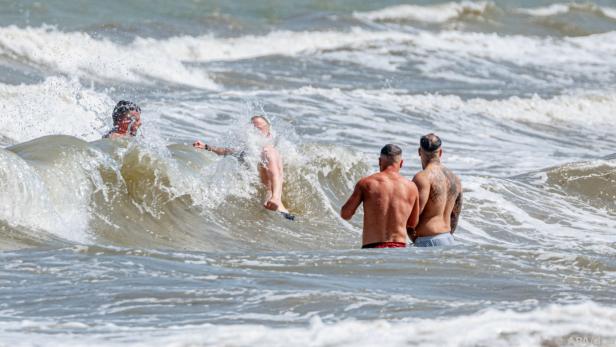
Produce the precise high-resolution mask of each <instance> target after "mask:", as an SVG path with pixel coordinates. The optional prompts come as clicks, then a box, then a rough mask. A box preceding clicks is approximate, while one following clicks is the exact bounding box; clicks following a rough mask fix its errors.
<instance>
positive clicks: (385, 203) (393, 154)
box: [340, 144, 419, 248]
mask: <svg viewBox="0 0 616 347" xmlns="http://www.w3.org/2000/svg"><path fill="white" fill-rule="evenodd" d="M402 163H403V160H402V150H401V149H400V147H398V146H396V145H392V144H389V145H386V146H385V147H383V148H382V149H381V156H380V157H379V168H380V172H378V173H376V174H374V175H371V176H368V177H364V178H362V179H361V180H359V182H357V185H355V190H354V191H353V194H352V195H351V197H350V198H349V200H348V201H347V202H346V203H345V204H344V206H342V210H341V211H340V216H341V217H342V218H343V219H345V220H349V219H351V217H353V215H354V214H355V211H356V210H357V208H358V207H359V205H360V204H361V203H363V204H364V232H363V236H362V245H363V246H362V248H402V247H406V240H407V239H406V237H407V234H408V232H412V230H413V228H415V226H417V222H418V220H419V198H418V196H419V193H418V192H417V186H415V183H413V181H411V180H409V179H406V178H405V177H402V176H401V175H400V168H401V167H402Z"/></svg>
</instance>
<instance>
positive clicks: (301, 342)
mask: <svg viewBox="0 0 616 347" xmlns="http://www.w3.org/2000/svg"><path fill="white" fill-rule="evenodd" d="M246 318H247V319H248V318H252V319H265V318H269V319H274V318H278V319H281V320H286V319H289V318H290V317H285V316H273V315H252V316H250V317H249V316H248V315H247V317H246ZM615 319H616V309H615V308H613V307H610V306H604V305H600V304H597V303H594V302H585V303H580V304H573V305H557V304H554V305H549V306H545V307H539V308H536V309H533V310H530V311H522V312H516V311H513V310H506V311H502V310H496V309H486V310H484V311H480V312H477V313H473V314H469V315H460V316H454V317H447V318H432V319H418V318H409V319H405V320H403V321H385V320H376V321H356V320H345V321H341V322H337V323H323V322H322V321H321V319H320V318H319V317H317V316H315V317H313V318H312V319H311V320H310V324H309V325H307V326H303V327H302V326H299V327H298V326H293V327H280V328H276V327H269V326H265V325H251V324H248V325H246V324H245V325H214V324H206V325H189V326H182V325H176V326H172V327H169V328H168V329H159V328H158V327H156V328H154V327H143V328H140V327H135V328H126V327H119V326H117V325H114V324H109V323H106V325H105V326H99V325H91V324H83V323H81V322H79V321H78V320H73V321H65V322H51V321H47V320H43V319H37V320H34V321H23V322H10V323H2V325H1V326H0V329H2V330H4V331H5V332H6V333H5V336H6V339H5V341H7V342H10V343H11V344H13V345H18V346H48V345H49V346H51V345H56V344H58V343H61V344H62V345H65V346H81V345H83V344H84V343H87V344H88V345H90V346H145V345H149V346H151V345H155V346H210V345H227V344H231V345H234V346H287V345H288V343H289V341H293V344H294V345H298V346H332V345H336V346H374V345H381V346H424V347H428V346H460V345H462V346H488V345H489V346H503V347H506V346H512V347H513V346H526V347H543V346H582V345H584V346H586V345H595V346H612V345H613V344H614V342H615V341H616V334H615V333H614V329H613V322H614V320H615ZM83 329H88V330H90V331H94V333H91V334H88V335H87V336H82V335H81V334H66V333H58V332H56V331H57V330H71V331H74V332H76V333H77V332H80V331H83ZM47 332H54V333H53V334H49V333H47ZM461 332H463V333H461ZM24 333H27V334H28V339H27V342H25V341H24V340H23V334H24Z"/></svg>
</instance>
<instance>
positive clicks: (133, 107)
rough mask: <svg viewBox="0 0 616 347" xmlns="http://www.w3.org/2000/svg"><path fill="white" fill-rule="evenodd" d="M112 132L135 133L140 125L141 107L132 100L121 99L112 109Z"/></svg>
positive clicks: (133, 134) (120, 133) (119, 133)
mask: <svg viewBox="0 0 616 347" xmlns="http://www.w3.org/2000/svg"><path fill="white" fill-rule="evenodd" d="M111 118H112V119H113V132H114V133H116V134H118V135H127V134H130V135H132V136H135V135H137V130H138V129H139V127H140V126H141V108H140V107H139V106H138V105H137V104H135V103H134V102H132V101H126V100H121V101H119V102H118V104H117V105H116V106H115V108H114V109H113V113H112V115H111Z"/></svg>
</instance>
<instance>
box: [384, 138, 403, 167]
mask: <svg viewBox="0 0 616 347" xmlns="http://www.w3.org/2000/svg"><path fill="white" fill-rule="evenodd" d="M403 162H404V161H403V160H402V149H400V147H398V146H396V145H394V144H391V143H390V144H387V145H385V146H384V147H383V148H381V156H379V169H380V170H381V171H384V170H385V169H387V168H388V167H390V166H393V167H394V168H396V169H397V170H400V168H401V167H402V163H403Z"/></svg>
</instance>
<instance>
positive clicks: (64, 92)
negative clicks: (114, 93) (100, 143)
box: [0, 77, 114, 143]
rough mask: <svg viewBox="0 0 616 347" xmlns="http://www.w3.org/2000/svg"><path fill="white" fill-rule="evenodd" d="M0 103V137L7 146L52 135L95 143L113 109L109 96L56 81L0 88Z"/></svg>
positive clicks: (76, 83) (69, 83)
mask: <svg viewBox="0 0 616 347" xmlns="http://www.w3.org/2000/svg"><path fill="white" fill-rule="evenodd" d="M0 99H2V105H1V106H0V110H1V112H0V137H1V138H3V139H4V140H3V142H8V143H18V142H23V141H28V140H32V139H34V138H37V137H41V136H45V135H54V134H65V135H71V136H75V137H79V138H82V139H85V140H89V141H91V140H95V139H98V138H100V136H101V133H102V131H103V129H104V128H105V127H106V126H109V124H108V123H110V122H111V121H110V118H111V117H110V116H109V113H110V110H112V109H113V105H114V103H113V101H112V100H111V98H109V96H107V95H105V94H102V93H98V92H95V91H94V90H91V89H87V88H84V87H83V86H81V84H80V83H79V82H78V81H76V80H68V79H65V78H59V77H50V78H47V79H46V80H45V81H44V82H42V83H40V84H34V85H18V86H14V85H6V84H0Z"/></svg>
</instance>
